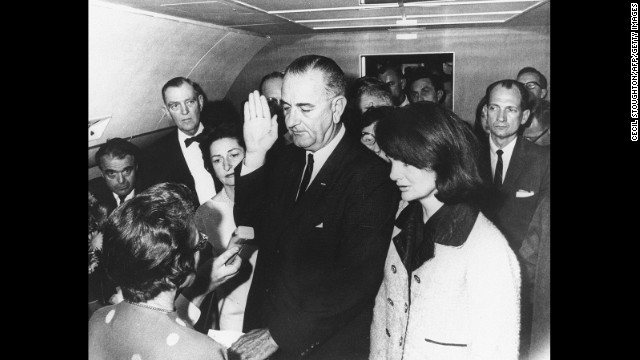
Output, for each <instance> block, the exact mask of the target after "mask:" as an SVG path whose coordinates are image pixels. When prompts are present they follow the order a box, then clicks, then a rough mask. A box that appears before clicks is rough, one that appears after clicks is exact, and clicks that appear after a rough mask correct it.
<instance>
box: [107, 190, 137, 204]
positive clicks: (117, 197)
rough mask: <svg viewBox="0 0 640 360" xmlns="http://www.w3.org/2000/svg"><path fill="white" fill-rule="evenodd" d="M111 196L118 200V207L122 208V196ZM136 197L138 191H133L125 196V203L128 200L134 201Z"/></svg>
mask: <svg viewBox="0 0 640 360" xmlns="http://www.w3.org/2000/svg"><path fill="white" fill-rule="evenodd" d="M111 195H113V197H114V198H115V199H116V204H118V205H117V206H120V196H118V194H116V193H114V192H112V193H111ZM134 196H136V190H135V189H134V190H131V192H130V193H128V194H127V196H125V198H124V201H127V200H131V199H133V197H134Z"/></svg>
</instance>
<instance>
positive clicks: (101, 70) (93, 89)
mask: <svg viewBox="0 0 640 360" xmlns="http://www.w3.org/2000/svg"><path fill="white" fill-rule="evenodd" d="M269 41H270V39H269V38H266V37H264V36H258V35H252V34H250V33H246V32H241V31H238V30H233V29H227V28H224V27H220V26H215V25H209V24H199V23H195V22H193V21H183V20H182V19H177V18H167V17H166V16H164V17H163V16H157V14H152V13H147V12H141V11H135V10H131V9H126V8H121V7H118V6H109V5H105V4H94V3H90V5H89V54H88V55H89V56H88V61H89V84H88V88H89V89H88V94H89V119H93V118H97V117H102V116H108V115H111V116H112V118H111V120H110V123H109V125H108V126H107V128H106V129H105V131H104V133H103V134H102V137H101V138H100V139H98V140H94V141H90V142H89V167H90V168H91V167H92V166H94V165H95V164H94V161H93V154H94V153H95V151H96V150H97V146H98V145H100V144H102V143H104V142H105V141H106V139H108V138H111V137H122V138H129V137H131V136H138V135H140V134H146V133H152V135H150V136H152V137H153V138H156V137H157V136H158V135H153V134H157V133H154V131H156V130H159V129H164V128H167V127H170V126H173V122H172V121H171V119H170V118H168V117H166V116H164V113H163V111H162V97H161V94H160V90H161V88H162V85H164V83H165V82H166V81H167V80H169V79H171V78H173V77H176V76H185V77H189V78H191V79H192V80H194V81H196V82H198V83H199V84H200V85H201V86H202V88H203V90H204V91H205V93H206V94H207V96H208V98H209V99H211V100H215V99H221V98H223V97H225V95H226V94H227V92H228V90H229V88H230V87H231V85H232V84H233V82H234V80H235V78H236V76H237V74H238V73H239V72H240V71H241V70H242V69H243V67H244V65H245V64H246V63H247V62H248V61H249V60H250V59H251V58H252V57H253V56H254V55H255V54H256V52H258V51H259V50H260V49H261V48H262V47H263V46H264V45H265V44H267V43H268V42H269ZM143 137H144V136H143ZM136 142H139V143H140V144H142V145H144V146H146V144H147V143H149V139H146V140H145V139H144V138H137V140H136ZM95 171H96V170H95V169H93V170H92V169H90V172H89V174H90V177H91V176H92V175H93V174H95Z"/></svg>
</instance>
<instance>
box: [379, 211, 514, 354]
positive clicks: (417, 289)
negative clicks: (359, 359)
mask: <svg viewBox="0 0 640 360" xmlns="http://www.w3.org/2000/svg"><path fill="white" fill-rule="evenodd" d="M409 283H410V287H409ZM519 306H520V268H519V265H518V261H517V259H516V256H515V254H514V252H513V251H512V250H511V249H510V248H509V245H508V244H507V241H506V240H505V238H504V236H503V235H502V234H501V233H500V231H499V230H498V229H497V228H496V227H495V226H494V225H493V224H492V223H491V222H490V221H489V220H487V218H486V217H485V216H484V215H483V214H482V213H480V214H478V218H477V220H476V223H475V225H474V227H473V229H472V230H471V232H470V233H469V237H468V238H467V240H466V242H465V243H464V244H462V245H461V246H459V247H453V246H446V245H441V244H438V243H436V244H435V256H434V257H433V258H431V259H429V260H427V261H426V262H425V263H424V264H423V265H422V266H420V267H419V268H417V269H416V270H414V271H413V272H412V273H411V274H408V273H407V270H406V268H405V266H404V265H403V263H402V260H401V258H400V256H399V255H398V252H397V250H396V247H395V244H393V243H391V246H389V251H388V255H387V260H386V263H385V265H384V280H383V282H382V285H381V286H380V290H379V291H378V295H377V297H376V303H375V307H374V317H373V322H372V324H371V353H370V355H369V358H370V359H385V360H400V359H405V360H412V359H438V360H441V359H494V360H495V359H513V360H515V359H517V358H518V344H519V330H520V322H519V320H520V309H519Z"/></svg>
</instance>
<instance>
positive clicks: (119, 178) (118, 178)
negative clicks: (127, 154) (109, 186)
mask: <svg viewBox="0 0 640 360" xmlns="http://www.w3.org/2000/svg"><path fill="white" fill-rule="evenodd" d="M116 181H117V182H118V184H122V183H124V181H125V179H124V175H122V173H117V174H116Z"/></svg>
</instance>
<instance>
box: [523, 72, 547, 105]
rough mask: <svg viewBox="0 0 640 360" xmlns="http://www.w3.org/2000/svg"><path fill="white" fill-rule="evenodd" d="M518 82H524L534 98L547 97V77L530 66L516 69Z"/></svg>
mask: <svg viewBox="0 0 640 360" xmlns="http://www.w3.org/2000/svg"><path fill="white" fill-rule="evenodd" d="M516 80H518V82H521V83H522V84H524V86H525V87H526V88H527V90H529V93H530V94H531V95H533V96H534V97H535V98H536V99H544V98H546V97H547V78H546V77H545V76H544V75H542V73H541V72H540V71H538V70H536V69H535V68H533V67H531V66H527V67H524V68H522V69H521V70H520V71H518V77H517V79H516Z"/></svg>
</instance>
